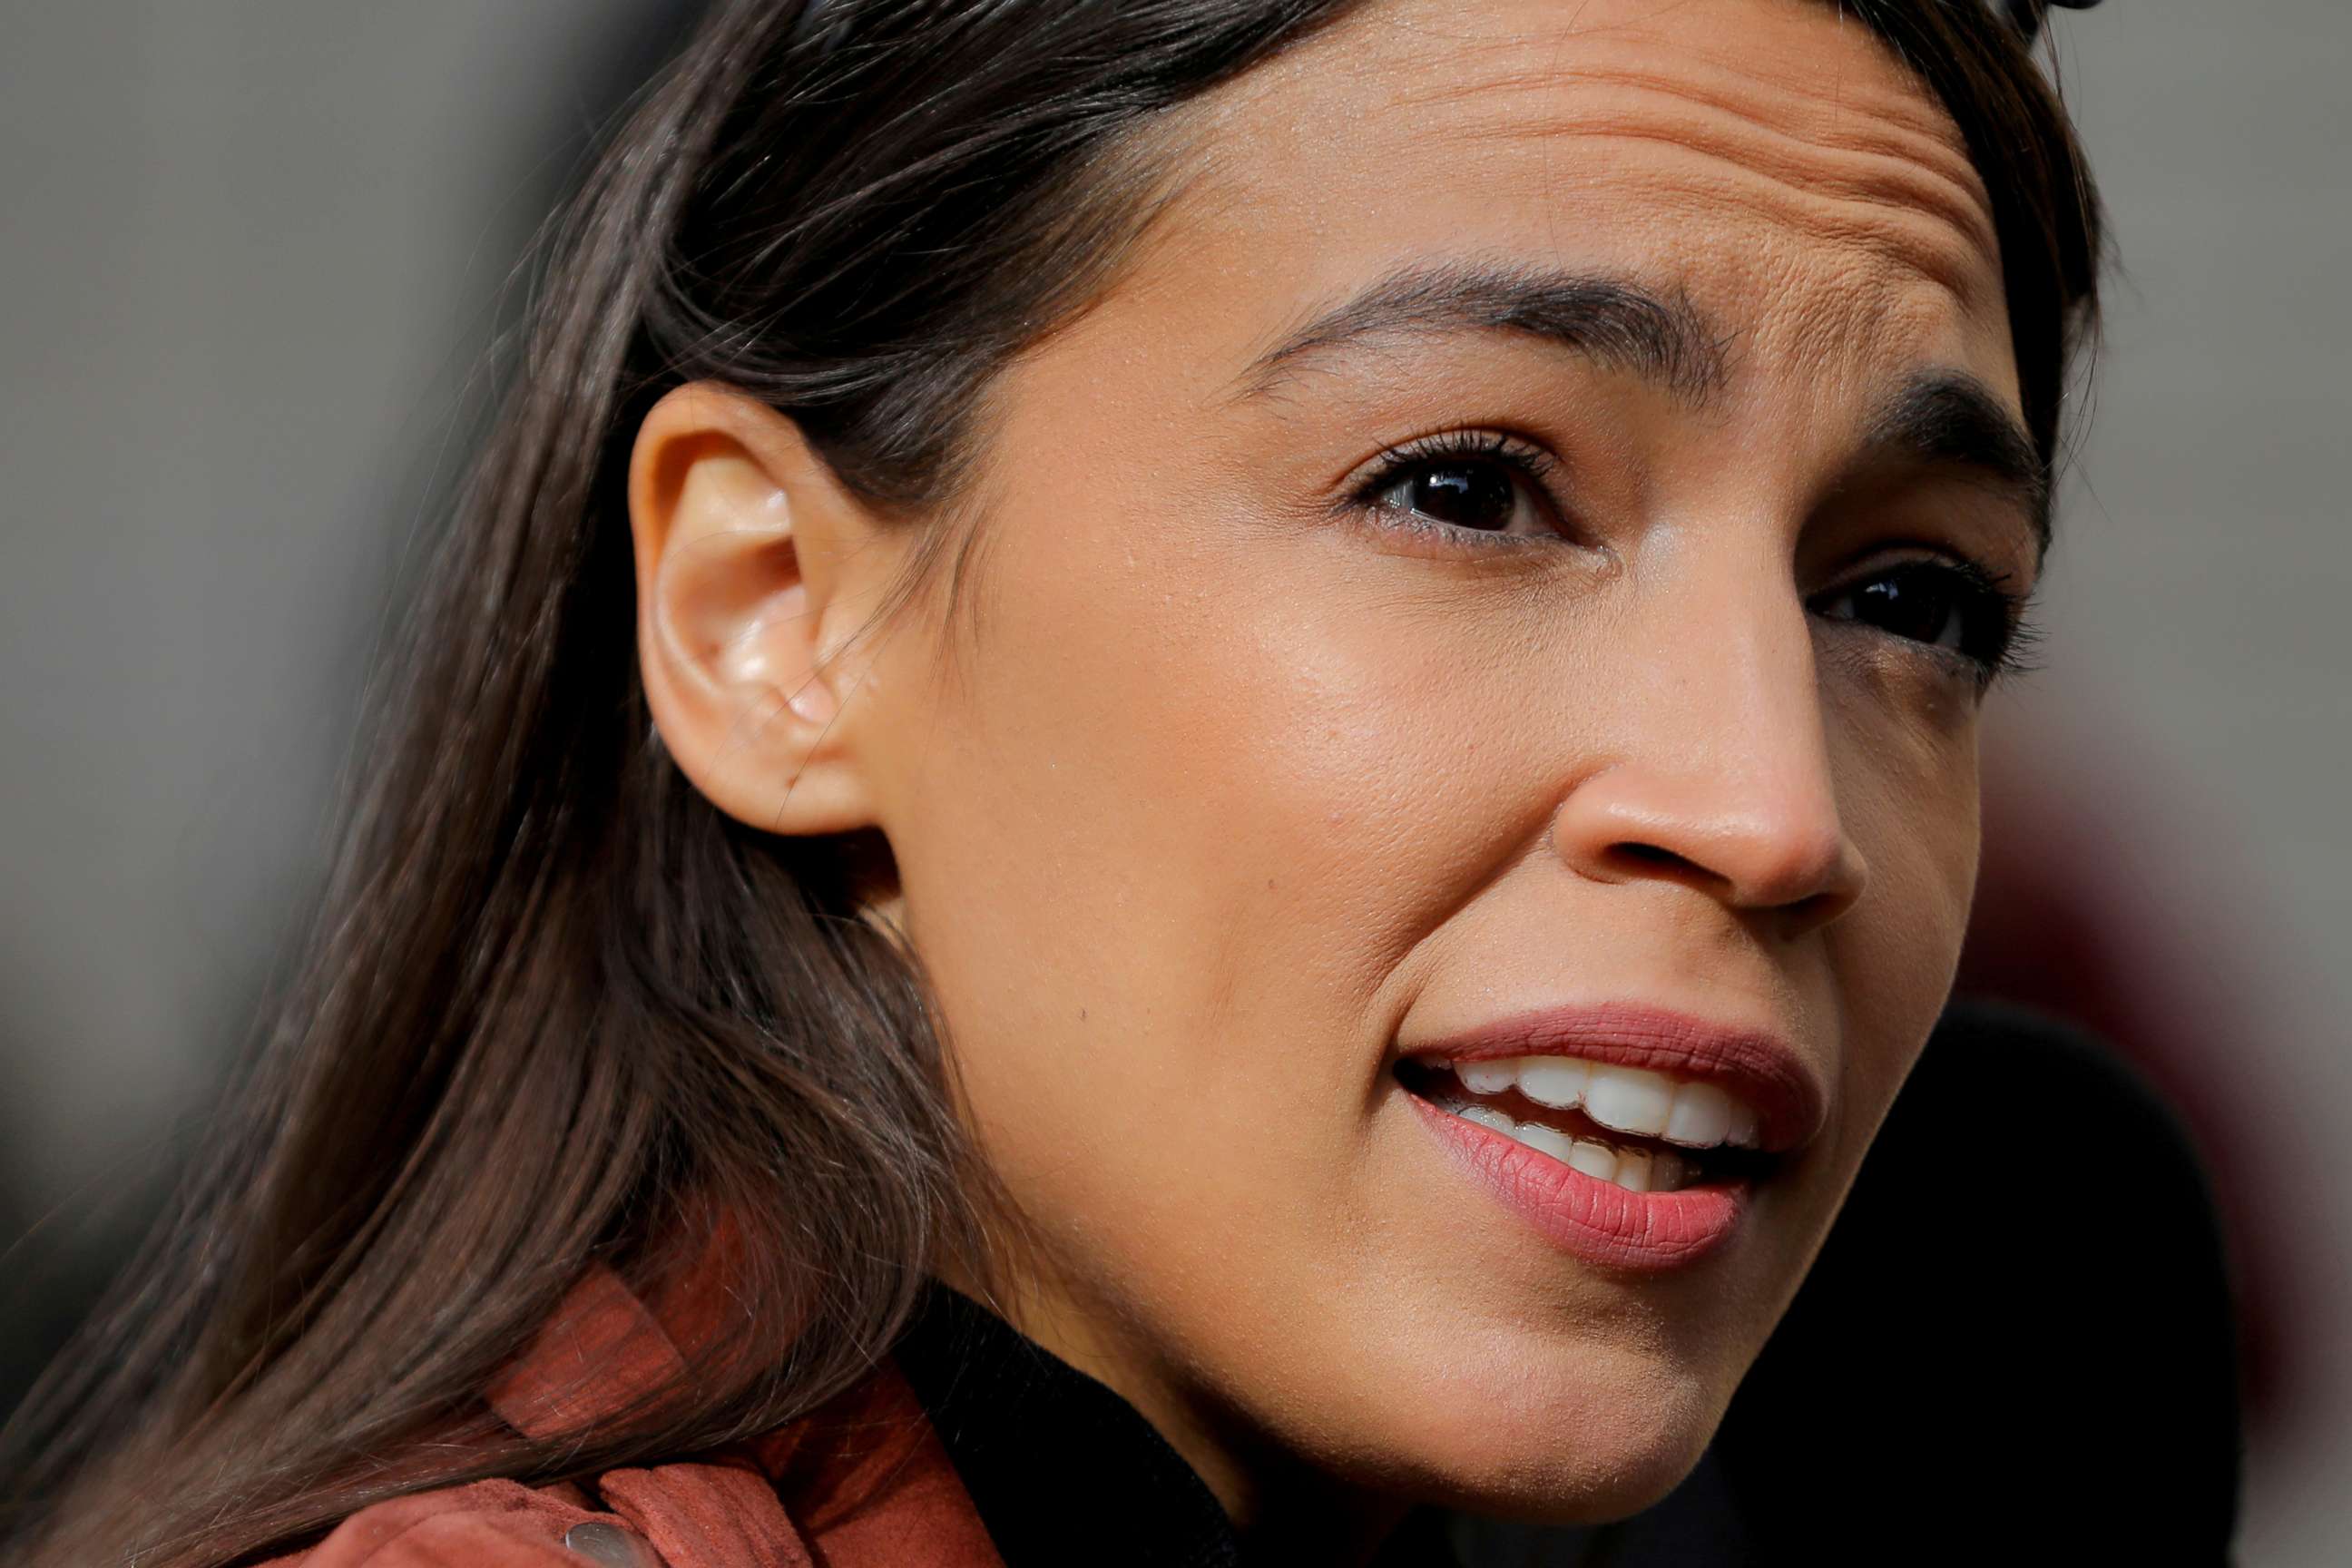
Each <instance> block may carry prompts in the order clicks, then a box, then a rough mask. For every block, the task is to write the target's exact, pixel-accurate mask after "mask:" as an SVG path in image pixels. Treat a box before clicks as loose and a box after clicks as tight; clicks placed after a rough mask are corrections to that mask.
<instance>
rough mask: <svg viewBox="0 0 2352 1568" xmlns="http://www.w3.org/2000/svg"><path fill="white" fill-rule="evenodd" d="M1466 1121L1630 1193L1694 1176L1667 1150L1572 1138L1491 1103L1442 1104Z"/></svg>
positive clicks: (1666, 1187)
mask: <svg viewBox="0 0 2352 1568" xmlns="http://www.w3.org/2000/svg"><path fill="white" fill-rule="evenodd" d="M1445 1109H1446V1110H1451V1111H1452V1112H1453V1113H1454V1115H1456V1116H1459V1117H1460V1118H1462V1120H1463V1121H1475V1122H1476V1123H1477V1124H1478V1125H1479V1126H1481V1127H1484V1128H1486V1129H1488V1130H1489V1131H1496V1132H1499V1133H1501V1134H1502V1135H1503V1136H1504V1137H1506V1138H1508V1139H1511V1140H1512V1141H1513V1142H1519V1143H1524V1144H1526V1145H1527V1146H1528V1148H1530V1149H1533V1150H1534V1151H1535V1152H1537V1153H1538V1154H1548V1155H1549V1156H1550V1157H1551V1158H1553V1159H1555V1160H1557V1161H1559V1163H1561V1164H1563V1165H1566V1166H1567V1167H1568V1168H1569V1169H1570V1170H1571V1171H1580V1172H1582V1173H1584V1174H1585V1175H1588V1176H1597V1177H1599V1178H1600V1179H1601V1181H1604V1182H1608V1183H1612V1184H1614V1185H1617V1186H1620V1187H1622V1188H1624V1189H1625V1190H1626V1191H1627V1192H1629V1193H1671V1192H1675V1191H1678V1190H1679V1189H1681V1188H1683V1187H1686V1186H1688V1185H1690V1184H1691V1183H1692V1182H1693V1181H1695V1180H1696V1179H1697V1174H1698V1173H1697V1171H1696V1169H1695V1168H1694V1167H1693V1165H1692V1164H1691V1162H1690V1161H1688V1160H1686V1159H1685V1158H1683V1156H1681V1155H1679V1154H1677V1153H1675V1152H1673V1151H1672V1150H1670V1149H1657V1150H1650V1149H1619V1148H1615V1147H1613V1146H1612V1145H1610V1144H1607V1143H1597V1142H1593V1141H1592V1140H1591V1139H1590V1138H1571V1137H1570V1136H1569V1135H1568V1134H1567V1133H1565V1132H1561V1131H1558V1130H1557V1129H1554V1128H1550V1127H1546V1126H1544V1125H1543V1124H1542V1123H1540V1122H1535V1121H1512V1120H1511V1119H1510V1118H1509V1117H1507V1116H1506V1115H1504V1114H1503V1113H1502V1112H1501V1111H1499V1110H1495V1109H1494V1108H1493V1107H1492V1106H1486V1105H1452V1106H1447V1107H1446V1108H1445Z"/></svg>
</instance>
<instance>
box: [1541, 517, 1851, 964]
mask: <svg viewBox="0 0 2352 1568" xmlns="http://www.w3.org/2000/svg"><path fill="white" fill-rule="evenodd" d="M1662 599H1664V600H1681V601H1682V603H1681V604H1679V605H1675V604H1672V603H1664V602H1662V603H1661V605H1660V606H1659V609H1660V612H1661V613H1660V615H1659V622H1660V624H1659V625H1658V626H1657V628H1656V635H1655V636H1654V637H1645V638H1643V642H1644V644H1645V645H1646V646H1647V647H1648V648H1649V649H1650V650H1651V652H1650V654H1649V656H1648V658H1647V659H1646V660H1645V661H1644V662H1646V663H1647V664H1648V666H1649V670H1648V677H1649V679H1645V680H1642V681H1640V682H1638V683H1637V684H1638V686H1639V689H1640V696H1639V698H1638V699H1637V700H1635V701H1634V702H1633V703H1632V704H1630V705H1629V707H1628V709H1627V710H1625V711H1623V712H1622V716H1621V721H1622V731H1621V733H1620V735H1619V736H1618V737H1617V738H1616V744H1614V745H1613V746H1612V747H1611V751H1612V753H1613V755H1612V760H1611V762H1610V763H1609V765H1607V766H1605V767H1604V768H1602V769H1601V770H1600V771H1599V772H1597V773H1594V774H1593V775H1592V776H1591V777H1590V778H1588V779H1586V780H1585V781H1583V782H1582V783H1581V784H1580V785H1579V786H1578V787H1577V788H1576V789H1575V790H1574V791H1572V792H1571V793H1570V796H1569V798H1568V799H1567V800H1566V801H1564V802H1563V803H1562V805H1561V807H1560V811H1559V816H1557V818H1556V819H1555V825H1554V837H1555V839H1556V840H1557V841H1558V843H1559V849H1560V851H1561V853H1562V854H1563V855H1564V856H1565V857H1566V858H1568V859H1569V860H1570V863H1571V864H1573V865H1574V866H1575V867H1576V868H1578V869H1580V870H1581V871H1583V872H1585V873H1586V874H1587V875H1591V876H1595V877H1599V878H1601V879H1609V880H1623V879H1630V878H1633V877H1643V876H1651V877H1655V876H1664V877H1667V878H1670V879H1677V880H1682V881H1686V882H1692V883H1695V884H1696V885H1698V886H1701V887H1703V888H1705V889H1706V890H1707V891H1709V892H1710V893H1711V894H1713V895H1714V896H1715V897H1717V898H1718V899H1721V900H1724V901H1726V902H1727V903H1731V904H1734V905H1738V906H1739V907H1743V908H1768V907H1787V906H1796V905H1803V906H1806V907H1807V908H1808V909H1810V910H1813V911H1814V912H1815V913H1817V914H1818V915H1819V916H1820V917H1821V918H1823V919H1827V918H1831V917H1833V916H1834V914H1835V913H1837V912H1840V911H1842V910H1843V909H1844V908H1846V907H1847V906H1849V905H1850V904H1851V903H1852V902H1853V900H1854V899H1855V898H1857V897H1858V896H1859V894H1860V891H1861V885H1862V880H1863V877H1864V868H1863V865H1862V858H1861V855H1860V852H1859V851H1858V849H1857V848H1856V847H1855V846H1854V844H1853V839H1852V837H1851V836H1850V835H1849V833H1848V832H1847V829H1846V824H1845V821H1844V819H1843V814H1842V812H1841V810H1840V805H1839V801H1838V796H1837V782H1836V777H1835V773H1834V769H1833V766H1832V755H1831V752H1830V744H1829V731H1828V727H1827V723H1826V721H1825V718H1824V715H1823V713H1822V701H1821V694H1820V686H1819V681H1818V679H1817V677H1816V671H1815V668H1814V658H1813V645H1812V639H1811V635H1810V632H1809V630H1808V626H1807V622H1806V619H1805V611H1804V607H1803V605H1802V604H1801V602H1800V601H1799V599H1798V596H1797V594H1796V589H1795V584H1793V582H1791V581H1789V580H1788V578H1787V576H1786V574H1785V572H1784V571H1773V572H1760V571H1759V570H1758V567H1757V563H1753V562H1748V563H1744V564H1739V563H1733V564H1731V565H1729V566H1725V567H1720V568H1718V570H1717V576H1716V581H1715V582H1714V583H1712V584H1707V585H1705V586H1700V585H1698V584H1690V585H1688V586H1687V588H1686V590H1685V592H1684V593H1678V594H1674V595H1663V596H1662ZM1697 605H1704V606H1705V613H1704V614H1698V615H1694V614H1693V613H1692V610H1693V608H1694V606H1697Z"/></svg>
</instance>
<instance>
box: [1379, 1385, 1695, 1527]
mask: <svg viewBox="0 0 2352 1568" xmlns="http://www.w3.org/2000/svg"><path fill="white" fill-rule="evenodd" d="M1547 1362H1549V1363H1552V1364H1549V1365H1546V1364H1545V1363H1547ZM1564 1362H1565V1364H1563V1358H1562V1357H1561V1356H1560V1355H1559V1352H1554V1353H1553V1355H1551V1356H1549V1357H1547V1356H1544V1355H1541V1354H1532V1355H1528V1356H1526V1357H1524V1358H1517V1359H1515V1360H1513V1361H1511V1362H1507V1363H1504V1364H1501V1365H1499V1366H1496V1367H1493V1368H1489V1369H1482V1370H1481V1371H1480V1372H1479V1373H1476V1374H1475V1375H1464V1374H1465V1373H1468V1371H1469V1369H1467V1368H1460V1367H1457V1368H1455V1369H1454V1373H1455V1375H1454V1376H1452V1377H1449V1378H1447V1379H1444V1380H1443V1381H1439V1380H1409V1381H1402V1382H1396V1383H1391V1384H1390V1386H1389V1387H1388V1388H1387V1389H1386V1390H1385V1391H1384V1392H1385V1394H1386V1395H1387V1398H1386V1400H1384V1401H1383V1404H1384V1405H1385V1409H1384V1410H1383V1411H1382V1412H1381V1416H1380V1417H1376V1419H1378V1421H1379V1424H1380V1425H1381V1426H1382V1427H1384V1428H1385V1429H1386V1431H1385V1434H1384V1436H1385V1437H1386V1441H1382V1442H1378V1443H1375V1444H1368V1445H1366V1447H1378V1448H1381V1449H1385V1450H1386V1454H1387V1461H1388V1462H1387V1464H1386V1465H1384V1466H1381V1468H1384V1469H1385V1470H1386V1471H1387V1474H1386V1475H1384V1476H1382V1477H1381V1478H1380V1480H1379V1484H1380V1485H1381V1487H1382V1488H1383V1489H1402V1490H1403V1491H1405V1492H1406V1493H1407V1494H1409V1495H1410V1496H1412V1498H1413V1499H1414V1500H1416V1501H1423V1502H1431V1503H1436V1504H1440V1505H1442V1506H1444V1507H1448V1508H1454V1509H1460V1510H1465V1511H1467V1512H1470V1513H1475V1514H1481V1515H1485V1516H1487V1517H1491V1518H1498V1519H1509V1520H1515V1521H1522V1522H1526V1523H1531V1524H1549V1525H1588V1524H1601V1523H1607V1522H1609V1521H1614V1520H1620V1519H1623V1518H1626V1517H1628V1516H1629V1515H1632V1514H1635V1513H1639V1512H1641V1511H1642V1510H1643V1509H1645V1508H1648V1507H1649V1506H1650V1505H1652V1504H1653V1503H1655V1502H1656V1501H1658V1500H1660V1499H1661V1498H1664V1496H1665V1495H1666V1494H1667V1493H1668V1492H1670V1491H1672V1490H1674V1489H1675V1487H1676V1486H1677V1485H1679V1484H1680V1483H1681V1481H1682V1480H1683V1479H1684V1478H1685V1476H1687V1475H1689V1474H1690V1472H1691V1470H1692V1469H1693V1468H1695V1467H1696V1465H1697V1464H1698V1461H1699V1458H1700V1456H1701V1455H1703V1454H1704V1453H1705V1452H1706V1446H1707V1443H1708V1441H1709V1440H1710V1439H1712V1438H1713V1437H1714V1436H1715V1430H1716V1427H1717V1425H1718V1424H1719V1423H1720V1422H1721V1421H1722V1419H1723V1413H1724V1410H1725V1408H1726V1407H1727V1405H1729V1403H1730V1398H1731V1394H1732V1388H1733V1386H1736V1384H1724V1385H1723V1386H1720V1387H1718V1386H1717V1384H1718V1383H1722V1382H1723V1380H1722V1379H1721V1378H1720V1377H1719V1376H1717V1374H1716V1373H1715V1370H1714V1369H1711V1368H1707V1369H1702V1368H1697V1367H1694V1366H1691V1365H1689V1364H1687V1363H1682V1362H1680V1361H1677V1360H1676V1359H1675V1358H1673V1357H1670V1356H1667V1355H1664V1354H1663V1353H1659V1352H1640V1351H1634V1350H1624V1349H1615V1348H1596V1347H1591V1346H1579V1347H1577V1348H1576V1350H1575V1351H1574V1352H1573V1353H1571V1354H1570V1355H1569V1356H1567V1357H1566V1358H1564Z"/></svg>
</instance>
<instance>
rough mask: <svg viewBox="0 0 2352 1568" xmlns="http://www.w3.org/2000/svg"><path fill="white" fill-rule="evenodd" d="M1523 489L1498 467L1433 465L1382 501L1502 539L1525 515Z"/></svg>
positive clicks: (1389, 491)
mask: <svg viewBox="0 0 2352 1568" xmlns="http://www.w3.org/2000/svg"><path fill="white" fill-rule="evenodd" d="M1519 484H1520V480H1519V477H1518V476H1517V474H1515V473H1513V472H1511V471H1510V470H1509V469H1507V468H1503V467H1502V466H1501V465H1500V464H1497V463H1478V462H1469V463H1465V462H1446V463H1428V464H1423V465H1422V466H1420V467H1418V468H1414V469H1413V470H1412V471H1411V472H1409V473H1407V474H1406V475H1405V476H1404V477H1402V478H1401V479H1396V480H1393V481H1392V482H1391V484H1390V485H1389V487H1388V489H1385V490H1383V491H1381V497H1380V499H1381V502H1382V503H1383V504H1385V505H1388V506H1391V507H1394V508H1395V509H1396V510H1399V511H1409V512H1412V513H1414V514H1415V515H1417V516H1420V517H1424V518H1427V519H1428V520H1429V521H1432V522H1443V523H1447V524H1450V525H1451V526H1453V527H1455V528H1475V529H1476V530H1478V531H1481V532H1486V533H1502V532H1506V531H1508V530H1509V528H1510V526H1511V524H1512V522H1513V521H1515V520H1516V519H1517V517H1518V515H1519V513H1520V511H1521V510H1522V505H1521V497H1520V494H1519Z"/></svg>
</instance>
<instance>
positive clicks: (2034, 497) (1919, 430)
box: [1867, 370, 2050, 552]
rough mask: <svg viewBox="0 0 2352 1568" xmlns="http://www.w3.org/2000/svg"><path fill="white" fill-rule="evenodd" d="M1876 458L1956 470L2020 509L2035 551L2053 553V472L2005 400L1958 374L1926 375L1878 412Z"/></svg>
mask: <svg viewBox="0 0 2352 1568" xmlns="http://www.w3.org/2000/svg"><path fill="white" fill-rule="evenodd" d="M1867 443H1868V447H1869V449H1870V450H1871V451H1873V452H1874V453H1878V454H1882V455H1888V456H1900V457H1903V458H1908V459H1909V460H1910V461H1912V462H1914V463H1917V464H1920V465H1922V466H1926V467H1934V468H1957V469H1959V470H1961V471H1963V472H1965V473H1967V474H1969V475H1970V476H1971V477H1973V478H1974V479H1977V480H1978V481H1979V482H1980V483H1982V484H1983V485H1984V486H1985V487H1986V488H1987V489H1992V490H1994V491H1997V492H1999V493H2000V494H2002V495H2005V496H2008V497H2010V498H2011V499H2012V500H2016V501H2018V502H2019V503H2020V504H2021V505H2022V506H2023V507H2024V508H2025V510H2026V514H2027V518H2028V521H2031V522H2032V525H2033V542H2034V545H2035V548H2036V549H2037V550H2038V551H2042V552H2046V551H2048V550H2049V548H2050V466H2049V465H2048V464H2047V463H2045V462H2044V461H2042V452H2041V448H2040V447H2036V446H2035V445H2034V443H2033V437H2031V436H2029V435H2027V434H2026V431H2025V426H2022V425H2021V424H2020V423H2018V420H2017V416H2015V415H2013V414H2011V412H2010V411H2009V409H2008V406H2007V405H2004V404H2003V403H2002V402H2001V400H2000V395H1999V394H1997V393H1995V392H1994V391H1993V390H1992V388H1990V387H1989V386H1987V385H1986V384H1984V383H1983V382H1981V381H1979V380H1978V379H1977V378H1976V377H1974V376H1972V375H1969V374H1966V373H1965V372H1961V371H1955V370H1934V371H1923V372H1921V373H1920V374H1916V375H1915V376H1913V377H1912V378H1911V379H1910V380H1909V381H1907V382H1906V383H1905V384H1903V386H1902V387H1901V388H1900V389H1899V390H1897V391H1896V392H1895V395H1893V396H1892V397H1889V398H1888V399H1887V400H1886V401H1885V403H1884V404H1882V405H1880V406H1879V409H1878V412H1877V414H1876V416H1874V417H1873V419H1872V420H1871V422H1870V426H1869V436H1868V437H1867Z"/></svg>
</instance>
